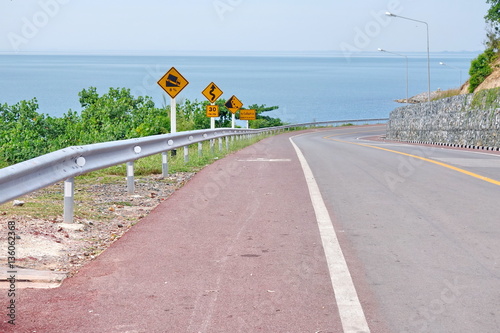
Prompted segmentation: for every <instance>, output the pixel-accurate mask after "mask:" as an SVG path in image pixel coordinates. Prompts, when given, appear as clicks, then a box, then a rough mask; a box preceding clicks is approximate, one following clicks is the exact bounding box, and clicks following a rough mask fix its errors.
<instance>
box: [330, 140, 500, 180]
mask: <svg viewBox="0 0 500 333" xmlns="http://www.w3.org/2000/svg"><path fill="white" fill-rule="evenodd" d="M351 134H355V133H351ZM332 136H337V134H336V135H330V136H325V137H323V139H327V140H330V141H337V142H342V143H348V144H351V145H357V146H363V147H368V148H375V149H380V150H385V151H388V152H391V153H395V154H399V155H404V156H409V157H413V158H416V159H419V160H422V161H426V162H429V163H433V164H436V165H439V166H442V167H444V168H448V169H451V170H454V171H457V172H460V173H463V174H465V175H467V176H471V177H474V178H477V179H480V180H483V181H485V182H488V183H491V184H494V185H498V186H500V181H498V180H495V179H491V178H488V177H485V176H481V175H479V174H477V173H474V172H470V171H467V170H464V169H460V168H457V167H455V166H453V165H450V164H446V163H443V162H439V161H436V160H431V159H429V158H425V157H421V156H417V155H412V154H407V153H403V152H400V151H397V150H392V149H387V148H382V147H377V146H372V145H367V144H363V143H356V142H349V141H343V140H338V139H332V138H331V137H332Z"/></svg>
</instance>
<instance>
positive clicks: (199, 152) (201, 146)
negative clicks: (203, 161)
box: [198, 142, 203, 157]
mask: <svg viewBox="0 0 500 333" xmlns="http://www.w3.org/2000/svg"><path fill="white" fill-rule="evenodd" d="M202 155H203V142H198V156H200V157H201V156H202Z"/></svg>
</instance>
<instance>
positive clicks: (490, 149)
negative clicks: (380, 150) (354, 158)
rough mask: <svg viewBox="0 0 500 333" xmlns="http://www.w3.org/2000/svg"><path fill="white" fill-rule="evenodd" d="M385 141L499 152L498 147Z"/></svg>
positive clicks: (414, 141) (499, 148)
mask: <svg viewBox="0 0 500 333" xmlns="http://www.w3.org/2000/svg"><path fill="white" fill-rule="evenodd" d="M386 139H387V140H390V141H397V142H406V143H414V144H421V145H434V146H445V147H452V148H465V149H476V150H486V151H500V147H487V146H473V145H459V144H456V143H442V142H428V141H416V140H410V141H407V140H399V139H388V138H386Z"/></svg>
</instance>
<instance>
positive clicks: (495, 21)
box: [484, 0, 500, 29]
mask: <svg viewBox="0 0 500 333" xmlns="http://www.w3.org/2000/svg"><path fill="white" fill-rule="evenodd" d="M486 3H489V4H491V8H490V9H489V10H488V13H487V14H486V16H485V17H484V18H485V19H486V22H488V23H491V24H492V25H494V26H497V29H498V25H499V24H500V0H486Z"/></svg>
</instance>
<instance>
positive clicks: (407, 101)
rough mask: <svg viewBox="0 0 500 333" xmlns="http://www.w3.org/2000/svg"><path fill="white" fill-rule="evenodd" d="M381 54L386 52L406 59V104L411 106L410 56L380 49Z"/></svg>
mask: <svg viewBox="0 0 500 333" xmlns="http://www.w3.org/2000/svg"><path fill="white" fill-rule="evenodd" d="M378 50H379V51H380V52H386V53H390V54H395V55H398V56H401V57H405V59H406V104H409V103H410V102H409V99H408V56H406V55H404V54H399V53H396V52H390V51H387V50H384V49H381V48H379V49H378Z"/></svg>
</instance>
